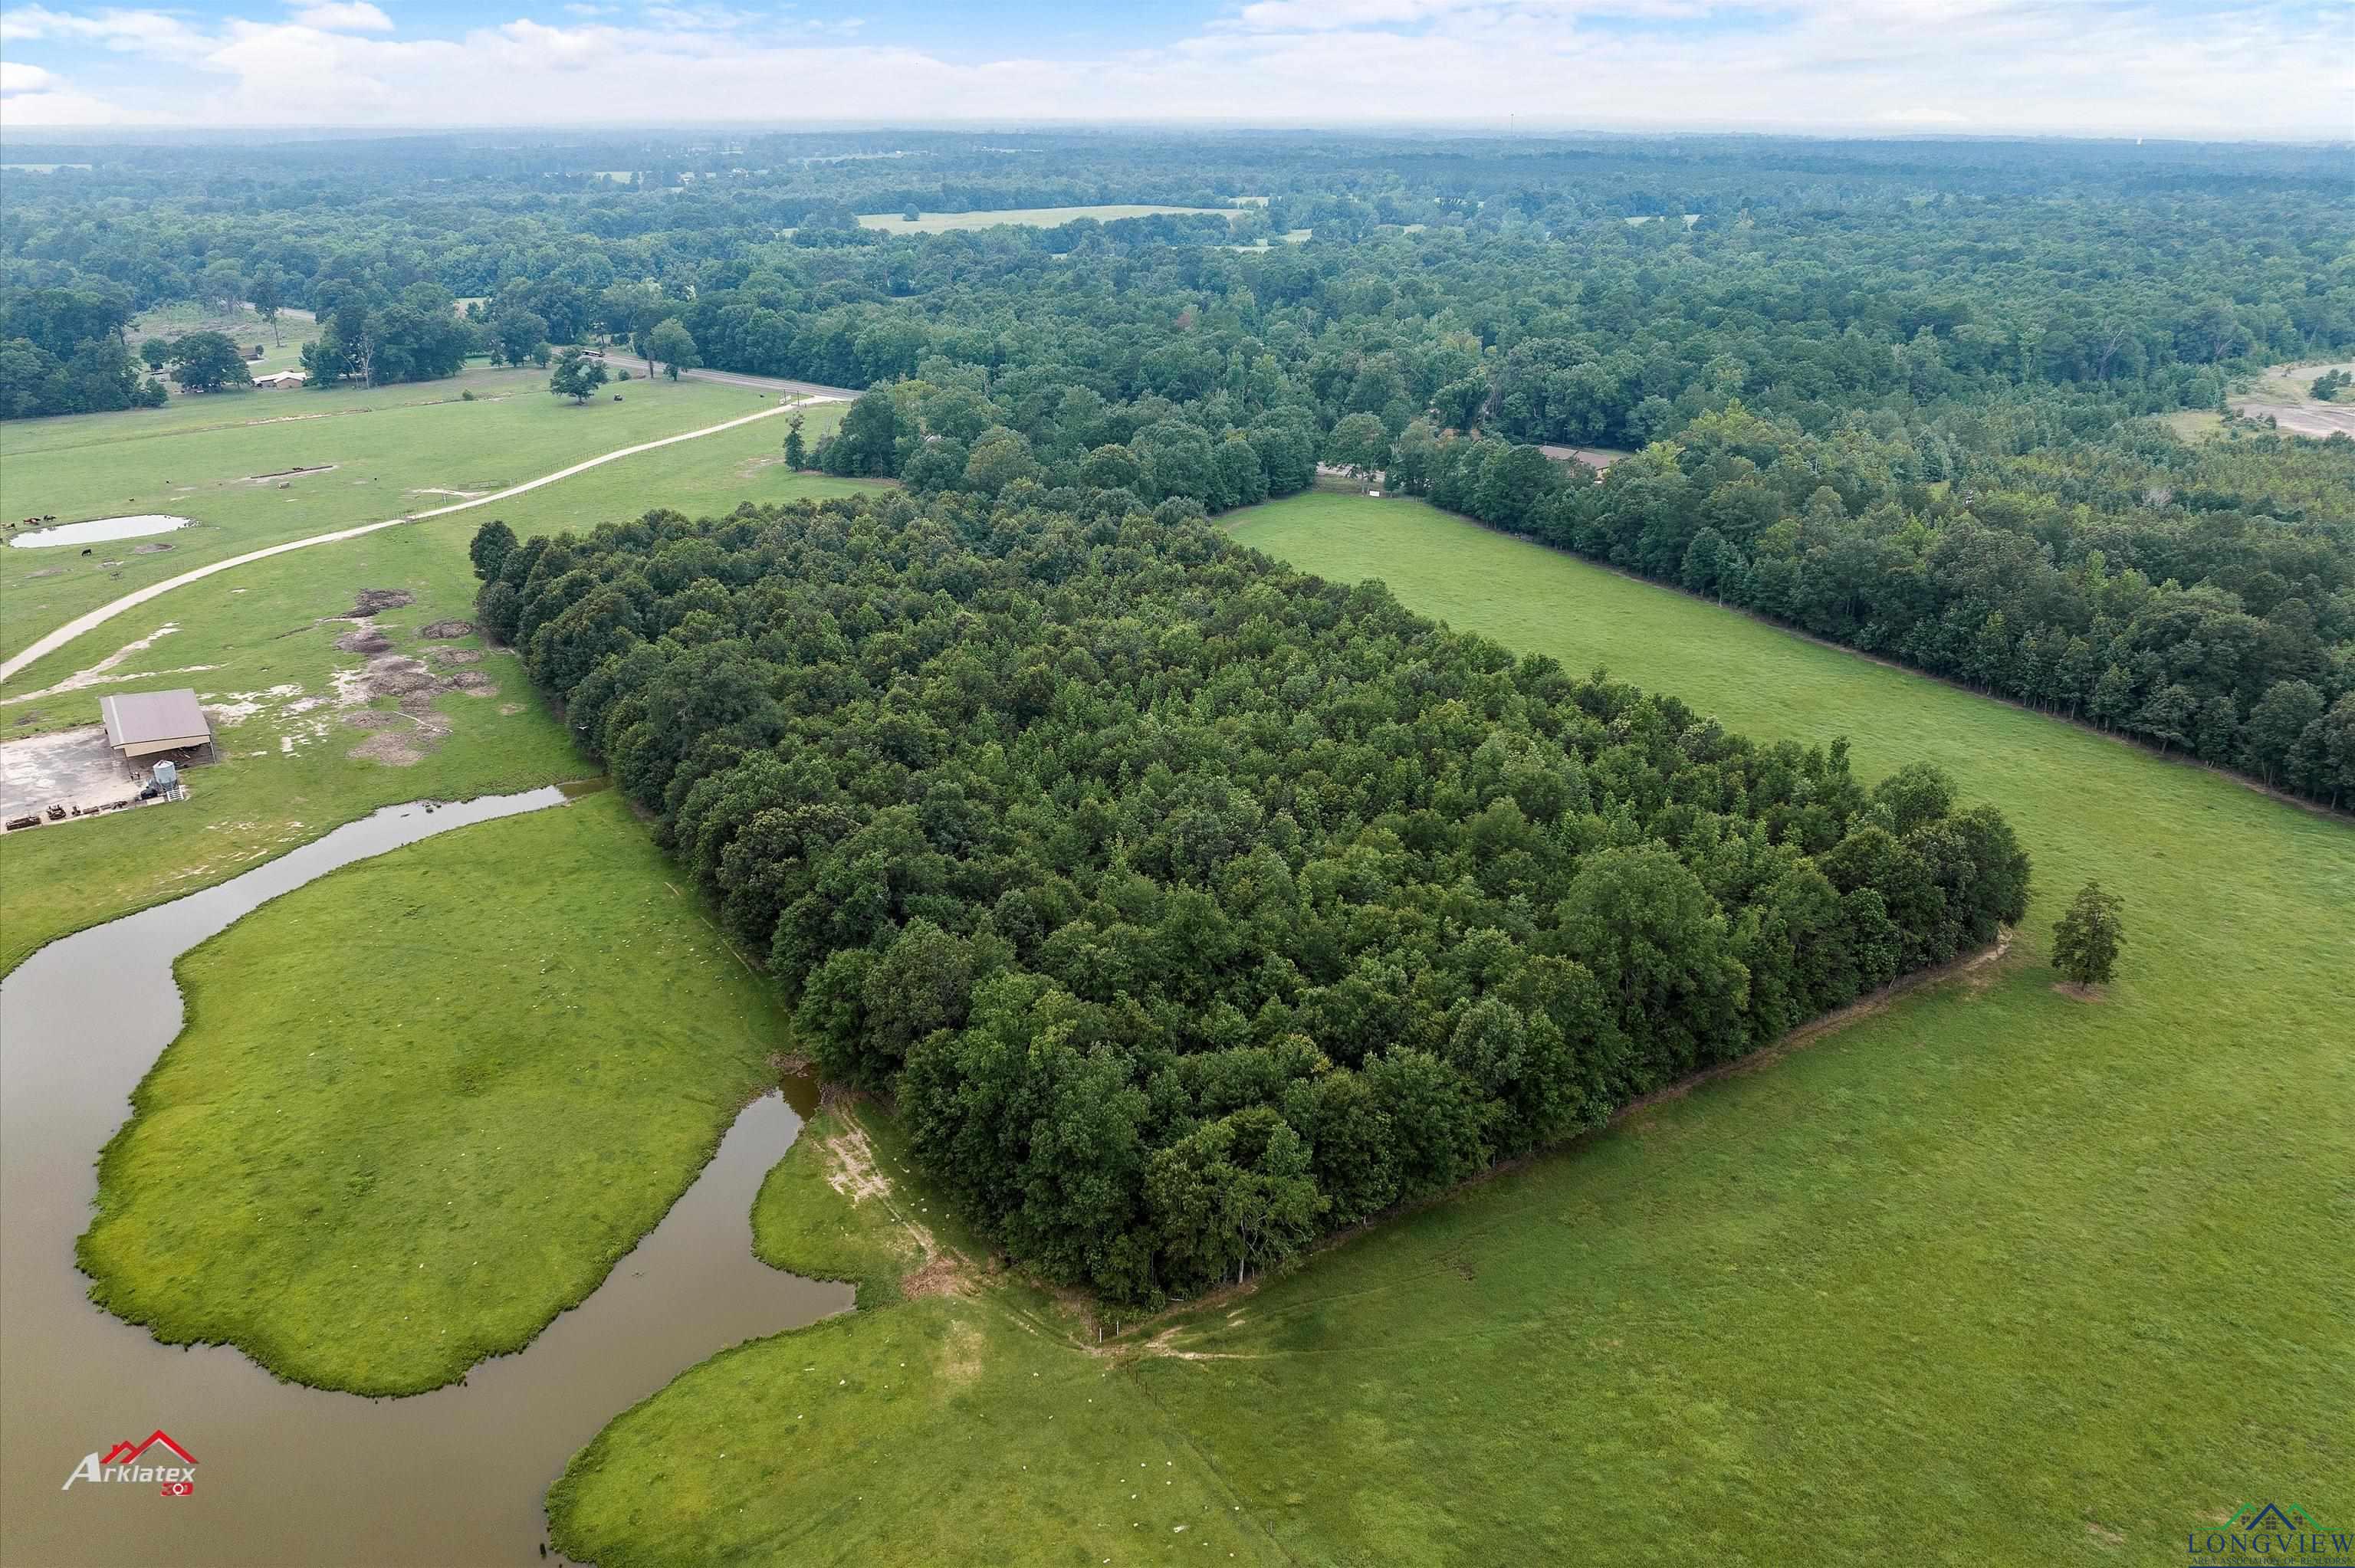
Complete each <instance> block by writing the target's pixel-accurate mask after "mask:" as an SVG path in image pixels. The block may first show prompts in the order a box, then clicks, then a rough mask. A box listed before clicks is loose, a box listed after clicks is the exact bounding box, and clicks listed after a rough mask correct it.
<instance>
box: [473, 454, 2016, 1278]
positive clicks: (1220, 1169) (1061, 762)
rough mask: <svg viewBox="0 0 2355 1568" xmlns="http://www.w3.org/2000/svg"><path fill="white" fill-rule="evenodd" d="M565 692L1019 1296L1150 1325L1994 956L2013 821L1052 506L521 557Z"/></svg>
mask: <svg viewBox="0 0 2355 1568" xmlns="http://www.w3.org/2000/svg"><path fill="white" fill-rule="evenodd" d="M474 565H475V568H476V571H477V574H478V576H480V577H482V579H483V588H482V590H481V593H480V597H479V606H478V610H479V615H480V618H481V620H482V623H483V625H484V626H485V630H486V631H488V632H489V633H490V634H491V635H493V636H495V637H497V638H499V639H501V640H502V641H507V642H510V643H512V644H513V645H514V646H515V647H517V649H518V650H520V651H521V652H522V654H523V657H524V659H525V661H526V663H527V668H528V669H529V671H530V673H531V675H532V677H533V679H534V680H535V681H537V682H538V683H540V684H542V685H543V686H544V687H545V688H546V689H547V690H548V691H549V694H551V695H553V696H555V697H557V698H558V699H559V700H560V701H562V702H563V703H564V704H565V709H566V712H567V715H568V716H569V717H570V720H571V722H572V723H573V725H574V726H576V728H577V730H578V732H579V733H580V734H581V736H583V738H584V740H585V741H586V743H587V744H588V745H589V746H590V747H591V748H592V749H593V750H594V751H595V752H596V753H597V754H598V755H599V756H601V757H602V758H604V759H605V761H606V762H607V764H608V766H609V767H610V768H611V770H612V772H613V777H614V778H615V779H616V781H617V782H618V784H619V786H620V787H621V788H622V789H625V790H626V791H627V792H628V793H629V795H630V797H631V798H632V799H633V800H635V801H636V802H638V803H639V804H640V805H641V806H642V807H644V808H645V810H647V811H648V812H650V813H651V814H652V815H653V816H654V818H655V821H656V823H657V829H656V831H657V832H658V834H659V835H660V837H661V839H662V841H663V842H664V843H665V845H666V847H667V849H668V850H669V852H670V853H672V854H673V855H674V856H676V857H677V860H678V861H679V862H680V863H681V864H682V866H683V867H684V868H686V870H687V872H688V873H689V874H691V875H692V876H693V877H694V878H695V879H696V881H697V883H698V886H699V887H700V888H701V889H702V891H703V892H704V893H705V894H706V895H708V896H709V898H710V899H711V900H712V902H713V903H714V905H715V906H717V908H718V909H719V911H720V912H721V918H722V919H723V920H724V922H725V925H726V927H727V929H728V931H729V933H730V936H731V938H734V939H735V940H736V941H738V942H739V943H741V944H742V945H743V946H744V947H745V948H748V949H749V950H750V951H751V952H753V953H755V954H758V955H760V956H761V957H762V959H764V960H765V966H766V969H767V970H768V973H769V975H770V977H771V979H772V980H773V983H775V984H776V985H777V986H778V987H779V988H780V990H781V991H783V994H784V995H785V997H786V998H787V999H788V1001H790V1002H791V1003H792V1004H793V1006H794V1017H795V1019H796V1022H797V1024H798V1027H799V1031H800V1033H801V1034H802V1036H803V1038H804V1039H805V1041H806V1042H808V1044H810V1045H811V1046H812V1048H814V1049H815V1052H816V1053H817V1054H818V1057H819V1059H820V1062H821V1064H822V1065H823V1067H824V1069H825V1072H826V1075H827V1076H828V1077H829V1078H831V1079H834V1080H837V1081H842V1082H847V1083H852V1084H862V1085H868V1086H877V1087H888V1088H890V1089H892V1090H893V1091H895V1092H896V1093H897V1095H898V1096H899V1097H900V1103H901V1105H902V1107H904V1109H905V1112H906V1115H907V1117H908V1119H909V1124H910V1126H911V1128H912V1130H913V1135H914V1140H915V1147H916V1150H917V1151H918V1154H919V1157H920V1158H921V1159H922V1160H923V1161H924V1163H925V1165H926V1167H927V1168H928V1169H929V1170H930V1171H932V1172H933V1173H935V1174H936V1175H937V1176H938V1177H939V1178H940V1179H941V1180H942V1181H944V1182H945V1183H946V1184H947V1185H948V1186H950V1187H951V1188H952V1189H953V1190H954V1192H957V1193H958V1194H959V1196H960V1197H961V1198H962V1199H963V1201H964V1202H965V1203H966V1204H967V1205H968V1206H969V1209H970V1212H971V1213H974V1214H975V1216H977V1217H978V1218H979V1219H980V1220H981V1222H982V1223H983V1224H985V1225H986V1226H987V1227H988V1228H989V1229H990V1230H991V1231H992V1232H993V1233H994V1234H996V1237H997V1238H998V1239H999V1241H1000V1243H1001V1244H1002V1245H1004V1246H1005V1247H1006V1248H1007V1251H1008V1252H1009V1253H1010V1254H1011V1255H1013V1256H1015V1257H1016V1258H1018V1260H1020V1261H1021V1262H1022V1263H1024V1264H1025V1265H1027V1266H1032V1267H1035V1268H1037V1269H1039V1270H1040V1271H1041V1272H1043V1273H1044V1274H1046V1275H1048V1276H1050V1277H1053V1278H1056V1279H1059V1280H1062V1281H1067V1282H1071V1283H1074V1284H1079V1285H1083V1286H1085V1287H1089V1288H1091V1289H1092V1290H1095V1291H1097V1292H1100V1293H1102V1294H1103V1296H1105V1297H1107V1298H1112V1299H1115V1300H1119V1301H1123V1302H1144V1303H1151V1302H1157V1301H1160V1300H1164V1299H1166V1298H1170V1297H1174V1296H1181V1295H1186V1294H1188V1293H1192V1292H1197V1291H1199V1290H1201V1289H1203V1288H1206V1287H1210V1286H1212V1285H1215V1284H1216V1283H1218V1282H1219V1281H1220V1280H1227V1279H1233V1278H1237V1277H1242V1276H1244V1275H1247V1274H1249V1273H1250V1272H1252V1271H1253V1270H1257V1269H1261V1268H1264V1267H1267V1266H1271V1265H1273V1264H1275V1263H1277V1262H1280V1261H1281V1260H1282V1259H1284V1257H1286V1256H1288V1255H1292V1254H1294V1253H1295V1252H1297V1251H1298V1250H1300V1249H1301V1248H1303V1247H1305V1246H1306V1245H1309V1244H1311V1243H1312V1242H1313V1241H1314V1240H1315V1239H1316V1237H1317V1236H1319V1235H1321V1234H1327V1233H1329V1232H1330V1231H1332V1230H1333V1229H1335V1228H1337V1227H1339V1226H1344V1225H1348V1224H1354V1223H1357V1222H1358V1221H1360V1220H1363V1219H1366V1218H1368V1217H1370V1216H1372V1215H1375V1214H1379V1213H1382V1212H1383V1211H1385V1210H1388V1209H1390V1208H1391V1207H1393V1206H1394V1205H1397V1204H1400V1203H1403V1202H1412V1201H1414V1200H1416V1199H1418V1198H1421V1197H1424V1196H1427V1195H1429V1194H1432V1193H1434V1192H1440V1191H1443V1190H1444V1189H1445V1188H1447V1187H1448V1186H1449V1185H1451V1184H1453V1183H1455V1182H1457V1181H1462V1180H1464V1179H1465V1177H1467V1176H1470V1175H1472V1174H1475V1173H1476V1172H1477V1171H1481V1170H1482V1169H1484V1168H1486V1167H1487V1165H1489V1164H1490V1163H1492V1162H1494V1161H1496V1160H1501V1159H1506V1158H1509V1157H1512V1156H1514V1155H1517V1154H1519V1153H1523V1152H1526V1151H1528V1150H1533V1149H1536V1148H1540V1147H1542V1146H1544V1145H1546V1144H1549V1143H1551V1142H1554V1141H1557V1140H1560V1139H1563V1138H1566V1137H1569V1136H1572V1135H1573V1134H1575V1133H1577V1132H1578V1131H1580V1130H1582V1129H1583V1128H1592V1127H1594V1126H1596V1125H1599V1124H1600V1123H1601V1122H1602V1121H1603V1120H1604V1119H1605V1118H1608V1117H1609V1116H1610V1114H1611V1113H1612V1112H1613V1110H1614V1109H1615V1108H1616V1107H1620V1106H1623V1105H1625V1103H1627V1101H1628V1100H1630V1099H1631V1098H1633V1097H1636V1096H1639V1095H1642V1094H1645V1093H1646V1092H1648V1091H1650V1090H1652V1089H1654V1088H1657V1087H1659V1086H1662V1085H1664V1084H1668V1083H1671V1082H1673V1081H1675V1080H1677V1079H1678V1078H1680V1077H1682V1076H1685V1075H1689V1074H1691V1073H1693V1072H1696V1071H1699V1070H1700V1069H1703V1068H1706V1067H1709V1066H1710V1065H1716V1064H1719V1063H1722V1062H1725V1061H1728V1060H1731V1059H1733V1058H1735V1057H1738V1056H1740V1055H1741V1054H1743V1053H1745V1052H1748V1051H1751V1050H1753V1049H1755V1048H1756V1047H1758V1046H1759V1045H1761V1044H1764V1043H1766V1042H1767V1041H1770V1040H1772V1039H1774V1038H1775V1037H1776V1036H1777V1035H1778V1034H1780V1033H1782V1032H1784V1031H1785V1030H1787V1029H1789V1028H1791V1027H1792V1026H1793V1025H1795V1024H1797V1023H1799V1022H1804V1021H1805V1020H1806V1019H1808V1018H1811V1017H1814V1016H1816V1015H1817V1014H1819V1013H1821V1012H1825V1011H1826V1010H1828V1009H1830V1008H1834V1007H1837V1006H1839V1005H1841V1004H1842V1003H1844V1002H1846V1001H1850V1000H1852V999H1853V998H1855V997H1857V996H1858V995H1859V994H1861V993H1863V992H1865V991H1870V990H1871V989H1873V988H1875V987H1878V986H1881V985H1883V984H1886V983H1887V982H1889V981H1890V980H1892V979H1894V978H1896V977H1898V976H1900V975H1903V974H1906V973H1909V972H1912V971H1914V970H1917V969H1922V968H1923V967H1924V966H1928V965H1934V964H1937V963H1941V962H1945V961H1946V960H1948V959H1953V958H1955V956H1956V955H1958V954H1960V953H1964V952H1966V951H1969V950H1971V949H1973V948H1977V947H1980V946H1982V945H1984V944H1986V943H1987V942H1988V941H1989V940H1991V939H1992V938H1993V937H1994V935H1995V933H1996V929H1997V927H1998V923H2001V922H2006V921H2013V920H2017V919H2018V918H2019V916H2020V915H2021V913H2022V912H2023V910H2024V908H2025V906H2026V900H2027V895H2028V878H2029V867H2028V862H2027V858H2026V856H2025V855H2024V854H2023V853H2021V851H2020V849H2019V844H2018V842H2016V840H2015V838H2014V835H2013V833H2012V831H2011V829H2010V828H2009V825H2008V824H2007V823H2006V822H2005V821H2004V820H2003V818H2002V816H2001V815H2000V814H1999V813H1998V812H1997V811H1996V810H1993V809H1992V808H1989V807H1987V806H1984V805H1978V806H1973V805H1968V804H1966V803H1965V802H1963V801H1961V800H1957V799H1956V798H1955V790H1954V788H1953V786H1952V784H1951V783H1950V781H1949V780H1947V779H1945V777H1943V776H1942V775H1940V774H1939V773H1938V772H1936V771H1935V770H1934V769H1932V768H1926V767H1919V766H1917V767H1913V768H1906V769H1904V770H1902V771H1900V772H1899V773H1897V774H1895V775H1892V776H1891V777H1890V778H1888V779H1884V780H1882V781H1881V783H1880V784H1878V785H1876V786H1873V787H1871V788H1867V787H1866V786H1864V785H1863V784H1862V783H1860V782H1859V780H1858V779H1855V778H1854V777H1853V775H1852V773H1851V770H1850V767H1849V757H1848V753H1847V747H1846V745H1845V743H1838V744H1835V745H1834V746H1832V747H1828V748H1813V749H1803V748H1801V747H1797V746H1796V745H1792V744H1788V743H1785V744H1781V745H1775V746H1764V745H1759V744H1756V743H1753V742H1752V741H1749V740H1747V739H1745V738H1743V737H1742V736H1736V735H1731V734H1728V733H1727V732H1725V731H1724V730H1723V729H1722V728H1721V726H1718V725H1717V724H1716V723H1715V722H1714V721H1712V720H1710V719H1709V718H1707V717H1706V716H1705V715H1700V714H1698V713H1696V712H1694V711H1693V710H1691V709H1689V708H1688V707H1687V706H1686V705H1684V704H1683V703H1681V702H1679V701H1678V700H1677V699H1675V698H1674V697H1670V696H1666V695H1661V694H1644V693H1642V692H1638V691H1636V690H1635V689H1633V688H1631V687H1628V686H1626V685H1625V684H1622V683H1615V682H1613V681H1611V680H1609V679H1608V678H1607V677H1606V676H1604V675H1603V674H1602V673H1599V672H1598V673H1596V674H1595V675H1593V676H1592V677H1589V678H1584V679H1581V678H1578V677H1575V676H1572V675H1571V674H1570V673H1567V672H1565V671H1563V670H1562V669H1561V668H1560V667H1559V666H1558V665H1557V664H1556V663H1555V662H1552V661H1550V660H1547V659H1543V658H1539V657H1534V656H1530V657H1520V658H1516V657H1515V656H1514V655H1512V654H1511V653H1509V652H1507V651H1506V650H1505V649H1503V648H1501V647H1499V646H1498V645H1497V644H1496V643H1494V642H1491V641H1487V640H1486V639H1483V638H1479V637H1475V636H1467V635H1464V634H1460V633H1456V632H1452V631H1449V630H1445V629H1444V628H1442V627H1440V626H1438V625H1435V624H1434V623H1433V622H1431V621H1429V620H1424V619H1423V618H1421V617H1419V616H1416V615H1413V614H1412V613H1410V612H1408V611H1407V610H1405V609H1403V608H1401V606H1400V605H1399V604H1398V603H1397V601H1396V600H1395V599H1392V598H1391V596H1390V595H1389V593H1388V592H1387V591H1385V590H1384V589H1383V588H1380V586H1379V585H1366V586H1360V587H1357V588H1344V587H1341V586H1338V585H1334V584H1329V583H1326V582H1322V581H1319V580H1317V579H1315V578H1311V577H1304V576H1301V575H1299V574H1297V573H1295V572H1292V571H1289V570H1287V569H1285V568H1284V567H1279V566H1277V565H1276V564H1274V563H1273V562H1271V561H1270V560H1268V559H1267V558H1266V557H1264V556H1259V555H1257V554H1256V553H1253V552H1249V551H1245V550H1243V549H1241V548H1239V547H1238V546H1234V545H1233V544H1232V543H1231V542H1230V541H1228V540H1227V539H1226V538H1225V537H1224V535H1221V534H1220V532H1219V531H1218V530H1217V528H1216V527H1215V526H1214V525H1212V524H1209V523H1208V522H1207V521H1205V520H1204V519H1203V517H1202V516H1201V514H1200V509H1199V506H1198V505H1195V504H1193V503H1187V502H1183V501H1177V502H1170V503H1164V504H1163V505H1162V506H1160V507H1158V508H1156V510H1155V511H1153V512H1152V513H1150V514H1148V513H1146V512H1145V511H1143V510H1142V509H1141V508H1140V506H1139V504H1138V503H1137V502H1136V501H1135V498H1134V496H1132V495H1131V494H1129V493H1127V492H1125V491H1124V490H1122V489H1108V490H1091V489H1085V488H1082V487H1076V486H1071V487H1060V488H1057V489H1053V490H1050V489H1047V488H1046V487H1044V486H1043V485H1041V484H1040V483H1039V482H1038V481H1037V480H1035V479H1026V480H1020V481H1017V482H1013V483H1011V484H1009V485H1008V486H1007V489H1006V490H1005V491H1004V492H1002V493H1000V494H999V495H998V496H997V497H996V498H995V499H994V500H989V499H985V498H982V497H979V496H975V495H970V494H964V493H944V494H940V495H935V496H932V497H928V498H925V499H923V500H922V501H919V499H918V498H915V497H912V496H910V495H907V494H905V493H895V494H891V495H888V496H884V497H879V498H868V497H862V498H858V499H856V500H848V501H829V502H825V503H797V504H793V505H786V506H780V507H771V508H765V509H763V508H755V507H752V506H751V505H750V504H747V505H745V506H743V507H741V508H739V510H738V511H737V513H736V514H734V515H732V516H730V517H728V518H723V519H717V520H708V521H705V522H701V523H693V522H689V521H688V520H687V519H686V518H685V517H682V516H680V515H678V514H669V513H653V514H648V515H647V516H645V518H643V519H641V520H640V521H638V522H635V523H631V524H609V525H607V526H604V527H601V528H599V529H598V530H596V531H595V532H594V533H592V534H591V535H586V536H577V535H569V534H568V535H557V536H554V537H538V538H533V539H529V540H525V541H520V542H518V541H517V539H516V538H515V537H514V535H512V533H511V532H510V531H509V530H507V528H506V525H505V524H499V523H492V524H485V527H484V528H483V529H482V530H481V531H480V532H479V533H478V535H476V538H475V541H474Z"/></svg>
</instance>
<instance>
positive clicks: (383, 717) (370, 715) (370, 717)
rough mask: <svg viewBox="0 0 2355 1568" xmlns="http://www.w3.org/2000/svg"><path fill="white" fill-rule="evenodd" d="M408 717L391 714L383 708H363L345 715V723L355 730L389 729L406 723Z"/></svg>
mask: <svg viewBox="0 0 2355 1568" xmlns="http://www.w3.org/2000/svg"><path fill="white" fill-rule="evenodd" d="M407 716H408V715H404V714H396V713H389V712H387V711H386V710H384V709H383V708H361V709H359V710H358V711H357V712H356V713H348V714H346V715H344V722H345V723H346V724H347V725H349V726H352V727H353V728H354V729H388V728H390V727H392V726H397V725H400V724H401V723H403V722H405V720H406V718H407Z"/></svg>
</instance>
